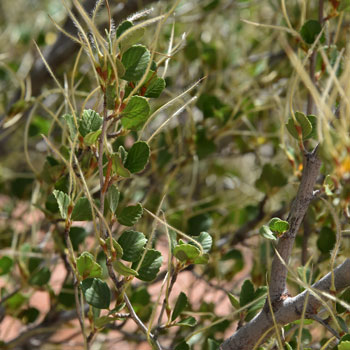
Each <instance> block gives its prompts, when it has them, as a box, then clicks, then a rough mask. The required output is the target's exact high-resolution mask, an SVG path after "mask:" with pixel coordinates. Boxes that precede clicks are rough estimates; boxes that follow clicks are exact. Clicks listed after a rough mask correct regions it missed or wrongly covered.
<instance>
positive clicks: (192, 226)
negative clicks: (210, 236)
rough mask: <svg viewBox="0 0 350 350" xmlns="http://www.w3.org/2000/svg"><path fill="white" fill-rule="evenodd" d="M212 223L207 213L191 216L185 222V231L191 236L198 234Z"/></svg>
mask: <svg viewBox="0 0 350 350" xmlns="http://www.w3.org/2000/svg"><path fill="white" fill-rule="evenodd" d="M212 224H213V219H212V217H211V216H210V215H209V214H199V215H196V216H192V217H191V218H190V219H189V220H188V222H187V227H188V228H187V231H188V233H189V234H190V235H191V236H198V235H200V234H201V232H206V231H208V230H209V229H210V227H211V225H212Z"/></svg>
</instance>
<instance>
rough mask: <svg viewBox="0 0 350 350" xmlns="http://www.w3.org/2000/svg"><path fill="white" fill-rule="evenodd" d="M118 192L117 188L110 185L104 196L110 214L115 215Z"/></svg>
mask: <svg viewBox="0 0 350 350" xmlns="http://www.w3.org/2000/svg"><path fill="white" fill-rule="evenodd" d="M119 197H120V192H119V191H118V189H117V187H116V186H114V185H112V186H110V187H109V189H108V191H107V195H106V200H107V203H108V206H109V209H110V211H111V212H112V213H115V211H116V210H117V207H118V203H119Z"/></svg>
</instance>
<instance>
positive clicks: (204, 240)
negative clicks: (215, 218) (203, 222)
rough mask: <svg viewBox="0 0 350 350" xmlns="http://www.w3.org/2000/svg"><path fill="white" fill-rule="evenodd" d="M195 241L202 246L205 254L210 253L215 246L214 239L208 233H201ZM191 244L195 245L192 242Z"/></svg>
mask: <svg viewBox="0 0 350 350" xmlns="http://www.w3.org/2000/svg"><path fill="white" fill-rule="evenodd" d="M195 240H196V241H197V242H198V243H199V244H200V245H201V246H202V249H203V252H204V253H208V252H209V251H210V249H211V246H212V244H213V239H212V237H211V236H210V234H209V233H208V232H201V234H200V235H199V237H195ZM191 244H194V243H192V242H191Z"/></svg>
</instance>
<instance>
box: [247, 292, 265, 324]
mask: <svg viewBox="0 0 350 350" xmlns="http://www.w3.org/2000/svg"><path fill="white" fill-rule="evenodd" d="M266 293H267V287H266V286H262V287H259V288H258V289H257V290H256V291H255V293H254V300H255V299H258V298H260V297H262V296H263V295H266ZM265 301H266V298H261V299H260V300H259V301H257V302H256V303H254V304H253V305H252V306H251V307H250V308H249V309H248V313H247V316H246V318H245V321H247V322H249V321H250V320H252V319H253V317H254V316H255V315H256V314H257V313H258V311H259V310H261V309H262V307H263V306H264V304H265Z"/></svg>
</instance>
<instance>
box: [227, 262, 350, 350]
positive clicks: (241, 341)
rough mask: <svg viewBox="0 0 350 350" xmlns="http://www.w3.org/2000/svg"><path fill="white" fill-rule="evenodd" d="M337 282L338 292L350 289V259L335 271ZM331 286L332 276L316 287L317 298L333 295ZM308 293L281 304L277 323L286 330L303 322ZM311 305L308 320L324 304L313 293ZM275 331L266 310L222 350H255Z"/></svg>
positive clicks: (308, 308) (314, 285)
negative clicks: (321, 292) (297, 322)
mask: <svg viewBox="0 0 350 350" xmlns="http://www.w3.org/2000/svg"><path fill="white" fill-rule="evenodd" d="M334 279H335V288H336V291H337V292H339V291H341V290H342V289H344V288H346V287H348V286H349V285H350V259H346V260H345V261H344V262H343V263H342V264H341V265H339V266H338V267H337V268H336V269H335V270H334ZM331 282H332V277H331V273H328V274H327V275H326V276H324V277H323V278H322V279H321V280H320V281H318V282H316V283H315V284H313V285H312V290H313V292H314V293H316V294H317V292H318V291H323V292H330V289H331ZM308 293H310V292H308V291H307V290H305V291H304V292H302V293H300V294H298V295H297V296H295V297H293V298H287V299H286V300H284V301H281V304H280V305H279V308H278V309H277V310H276V311H275V313H274V316H275V320H276V323H277V324H279V325H281V326H283V325H286V324H288V323H291V322H294V321H296V320H298V319H300V317H301V315H302V310H303V307H304V303H305V301H306V297H307V294H308ZM307 301H308V304H307V308H306V317H308V315H310V317H311V318H312V315H315V313H316V311H317V309H318V308H319V307H320V306H321V301H320V300H319V298H317V297H316V296H315V295H314V294H312V293H310V294H309V296H308V300H307ZM272 327H273V320H272V317H271V312H270V311H269V310H267V311H266V310H264V309H263V310H262V311H261V312H260V313H259V314H258V315H257V316H256V317H255V318H253V319H252V320H251V321H250V322H249V323H247V324H246V325H245V326H243V327H242V328H240V329H239V330H238V331H237V332H236V333H235V334H234V335H233V336H232V337H230V338H229V339H227V340H226V341H225V342H224V343H223V344H222V345H221V347H220V349H221V350H251V349H253V348H254V346H255V345H257V343H258V341H259V340H260V338H261V337H263V335H264V334H265V332H268V331H269V330H270V329H271V328H272Z"/></svg>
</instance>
